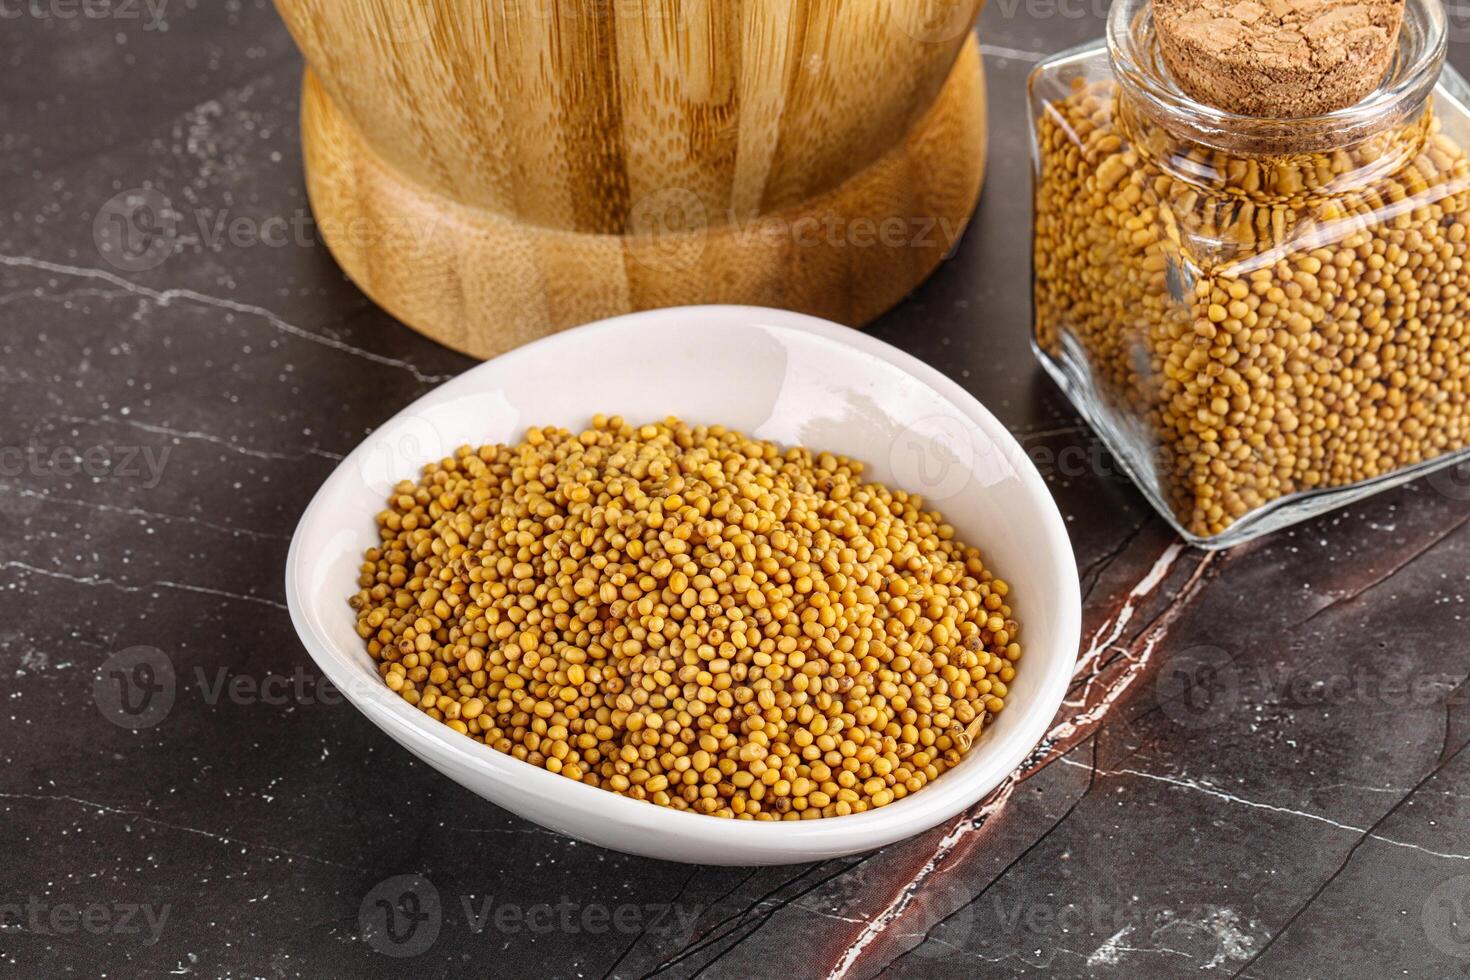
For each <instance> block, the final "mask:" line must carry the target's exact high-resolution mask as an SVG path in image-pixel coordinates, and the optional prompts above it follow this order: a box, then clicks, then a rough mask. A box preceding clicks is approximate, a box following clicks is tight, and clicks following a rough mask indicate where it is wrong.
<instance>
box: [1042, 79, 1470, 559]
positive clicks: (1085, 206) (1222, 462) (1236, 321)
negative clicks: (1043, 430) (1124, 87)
mask: <svg viewBox="0 0 1470 980" xmlns="http://www.w3.org/2000/svg"><path fill="white" fill-rule="evenodd" d="M1127 109H1128V102H1127V100H1126V98H1120V91H1119V87H1118V85H1117V84H1116V83H1114V82H1112V81H1097V82H1091V83H1086V82H1083V81H1081V80H1079V81H1078V82H1077V83H1076V84H1075V85H1074V87H1073V90H1072V91H1071V93H1070V94H1069V95H1067V96H1066V97H1065V98H1061V99H1057V100H1054V101H1052V102H1050V103H1048V104H1047V105H1046V106H1045V108H1044V109H1043V111H1042V113H1041V115H1040V117H1039V119H1038V120H1037V141H1038V145H1039V147H1040V158H1041V160H1042V164H1041V169H1040V172H1039V174H1038V178H1037V182H1036V197H1035V208H1036V223H1035V241H1034V269H1035V280H1034V281H1035V310H1036V319H1035V329H1036V339H1037V343H1038V346H1040V347H1041V349H1042V350H1044V351H1045V352H1047V353H1048V354H1049V355H1050V356H1051V357H1053V358H1054V359H1058V360H1061V359H1063V357H1064V351H1065V350H1067V349H1068V348H1069V346H1071V347H1075V349H1076V350H1077V351H1078V352H1079V353H1080V355H1081V357H1082V358H1084V359H1085V363H1086V366H1087V368H1088V370H1089V371H1090V372H1091V373H1092V374H1093V377H1094V379H1095V382H1096V384H1097V387H1098V391H1099V394H1100V396H1101V399H1102V400H1103V401H1104V402H1105V403H1107V404H1108V405H1109V406H1110V408H1111V410H1113V411H1115V412H1118V413H1120V414H1121V415H1123V416H1126V417H1128V418H1130V419H1137V420H1139V421H1141V422H1144V423H1146V428H1147V429H1148V430H1150V431H1151V434H1152V437H1153V439H1154V440H1155V441H1156V448H1157V452H1155V453H1153V459H1152V463H1153V467H1152V468H1153V469H1154V471H1155V473H1156V476H1157V479H1158V482H1159V486H1160V491H1161V494H1162V496H1163V497H1164V499H1165V501H1166V503H1168V505H1169V506H1170V508H1171V510H1172V511H1173V512H1174V514H1175V516H1176V518H1177V520H1178V521H1179V523H1180V524H1181V525H1182V526H1183V527H1184V528H1186V529H1187V530H1188V531H1190V532H1191V533H1193V534H1196V535H1199V536H1201V537H1214V536H1216V535H1219V534H1222V533H1224V532H1225V531H1226V529H1228V528H1229V527H1230V526H1231V525H1232V524H1234V523H1235V522H1236V521H1237V520H1240V519H1241V518H1243V517H1245V516H1247V515H1249V514H1251V513H1253V512H1255V511H1257V510H1258V509H1260V508H1262V507H1265V506H1267V505H1268V504H1270V503H1271V502H1272V501H1275V500H1279V499H1282V498H1289V497H1292V496H1293V495H1296V494H1299V493H1309V492H1313V491H1319V490H1323V489H1328V488H1337V487H1347V486H1352V485H1354V484H1358V483H1363V482H1366V481H1369V480H1374V479H1377V478H1379V477H1382V476H1385V475H1386V474H1389V473H1393V472H1395V471H1397V470H1400V469H1404V468H1406V467H1411V466H1415V465H1417V464H1419V463H1422V462H1425V461H1426V460H1430V459H1434V458H1436V457H1438V456H1441V455H1444V454H1446V453H1452V452H1458V451H1460V450H1463V449H1465V448H1466V447H1467V446H1470V266H1467V265H1466V260H1467V257H1470V157H1467V155H1466V153H1465V151H1464V149H1463V148H1462V147H1463V145H1464V134H1463V132H1458V133H1455V134H1452V133H1451V132H1449V131H1446V130H1444V129H1443V128H1442V126H1441V123H1440V120H1439V119H1438V117H1436V116H1434V115H1433V113H1432V112H1430V111H1429V110H1426V111H1425V114H1424V117H1423V119H1422V120H1418V121H1415V122H1413V123H1410V124H1406V125H1403V126H1398V127H1393V128H1391V129H1389V130H1386V131H1385V132H1383V133H1381V134H1378V135H1377V136H1375V137H1373V138H1371V139H1367V140H1364V141H1362V142H1360V143H1358V144H1354V145H1352V146H1349V147H1346V148H1342V149H1338V150H1335V151H1331V152H1321V153H1300V154H1292V155H1280V156H1277V157H1274V158H1263V157H1258V156H1252V155H1248V154H1233V153H1227V152H1224V151H1220V150H1212V149H1208V148H1206V147H1203V146H1198V145H1190V144H1185V143H1180V142H1178V141H1176V140H1174V139H1173V137H1172V136H1171V135H1170V134H1168V133H1167V132H1166V131H1165V130H1164V128H1163V127H1161V126H1158V125H1154V124H1152V123H1149V122H1147V121H1145V120H1143V119H1141V118H1134V116H1135V115H1136V114H1130V113H1129V112H1128V111H1127ZM1396 159H1399V160H1403V161H1404V162H1403V163H1402V164H1401V165H1399V166H1397V167H1396V168H1391V169H1388V170H1387V171H1386V172H1385V167H1386V165H1388V164H1392V163H1393V161H1394V160H1396ZM1186 172H1187V173H1188V174H1189V175H1190V176H1189V178H1188V179H1185V178H1184V177H1182V176H1181V174H1184V173H1186ZM1144 455H1147V453H1146V452H1145V453H1144ZM1140 468H1141V469H1145V471H1147V469H1146V468H1145V467H1142V466H1141V467H1140Z"/></svg>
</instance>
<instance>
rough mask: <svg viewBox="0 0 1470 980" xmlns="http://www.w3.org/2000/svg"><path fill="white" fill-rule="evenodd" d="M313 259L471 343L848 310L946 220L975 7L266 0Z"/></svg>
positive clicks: (752, 0)
mask: <svg viewBox="0 0 1470 980" xmlns="http://www.w3.org/2000/svg"><path fill="white" fill-rule="evenodd" d="M276 4H277V6H278V8H279V9H280V11H281V14H282V15H283V17H284V18H285V20H286V23H287V25H288V26H289V27H290V30H291V32H292V34H293V35H294V36H295V38H296V40H297V43H298V44H299V45H300V46H301V49H302V51H303V52H304V53H305V55H306V60H307V63H308V69H307V73H306V79H305V84H304V95H303V105H302V139H303V142H304V146H305V156H306V170H307V184H308V190H309V193H310V196H311V201H312V207H313V210H314V211H315V213H316V217H317V221H318V223H319V225H320V227H321V230H322V233H323V236H324V237H325V239H326V241H327V243H328V245H329V246H330V247H331V249H332V252H333V254H334V255H335V256H336V258H337V259H338V261H339V262H340V263H341V264H342V266H343V268H344V269H345V270H346V271H347V273H348V275H350V276H351V277H352V279H353V280H354V281H356V282H357V283H358V285H359V286H361V287H362V288H363V290H364V291H366V292H367V293H368V295H370V296H371V297H372V298H373V299H374V300H375V301H377V302H378V303H379V304H381V305H382V306H384V307H385V308H386V309H387V310H389V312H391V313H393V314H394V315H395V316H397V317H399V318H400V319H402V320H403V321H405V322H406V323H408V324H409V325H411V326H413V327H414V328H416V329H418V330H420V331H421V332H423V333H425V334H427V335H428V336H430V337H433V338H435V339H436V340H439V341H441V342H442V343H445V344H448V345H449V346H451V347H455V348H458V349H460V350H463V351H466V352H468V353H470V354H474V355H476V356H480V357H489V356H492V355H494V354H497V353H499V352H502V351H504V350H507V349H509V348H511V347H514V346H516V345H518V344H521V343H524V342H526V341H528V340H532V339H535V338H537V337H541V336H544V335H546V334H548V333H551V332H554V331H556V330H560V329H563V328H565V327H568V326H572V325H575V324H578V323H583V322H586V321H588V320H594V319H598V318H601V317H606V316H612V315H616V314H619V313H625V312H630V311H633V310H641V309H648V308H653V307H660V306H671V305H678V304H686V303H750V304H760V305H768V306H779V307H786V308H789V309H794V310H800V311H804V312H809V313H813V314H816V315H819V316H824V317H828V318H830V319H834V320H838V321H841V322H845V323H850V324H854V325H859V324H863V323H865V322H867V321H868V320H870V319H872V318H873V317H875V316H877V315H878V314H880V313H882V312H883V311H884V310H886V309H888V308H889V307H890V306H892V305H893V304H894V303H895V302H897V301H898V300H899V299H900V298H902V297H903V295H904V294H905V293H907V292H908V291H910V290H911V289H912V288H913V287H914V286H916V285H917V284H918V283H919V282H921V281H922V280H923V279H924V278H925V277H926V276H927V275H928V274H929V273H930V272H931V271H932V270H933V269H934V267H935V266H936V265H937V264H938V263H939V261H940V260H941V259H942V258H943V257H944V255H945V254H946V253H947V252H948V251H949V249H950V248H951V247H952V246H953V245H954V243H955V241H956V240H957V239H958V237H959V235H960V233H961V232H962V231H963V228H964V225H965V223H966V221H967V220H968V218H969V215H970V213H971V211H972V210H973V209H974V205H975V201H976V199H977V197H978V195H979V192H980V184H981V180H982V177H983V173H984V165H985V99H984V81H983V74H982V71H981V65H980V55H979V49H978V46H977V44H976V43H975V40H974V37H973V35H972V34H971V33H970V31H969V28H970V26H971V25H972V23H973V21H974V17H975V15H976V14H977V13H978V10H979V7H980V4H981V0H276Z"/></svg>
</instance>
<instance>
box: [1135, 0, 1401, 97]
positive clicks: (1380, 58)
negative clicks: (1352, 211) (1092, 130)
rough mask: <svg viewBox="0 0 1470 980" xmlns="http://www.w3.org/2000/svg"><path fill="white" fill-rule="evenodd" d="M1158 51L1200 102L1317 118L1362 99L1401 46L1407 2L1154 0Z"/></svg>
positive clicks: (1371, 89) (1379, 78) (1171, 70)
mask: <svg viewBox="0 0 1470 980" xmlns="http://www.w3.org/2000/svg"><path fill="white" fill-rule="evenodd" d="M1153 8H1154V29H1155V31H1156V33H1157V34H1158V38H1159V49H1160V51H1161V52H1162V54H1163V56H1164V64H1165V65H1166V66H1167V67H1168V69H1169V71H1170V73H1171V74H1173V76H1174V80H1175V81H1176V82H1178V84H1179V87H1180V88H1182V89H1183V90H1184V91H1185V92H1186V93H1187V94H1188V95H1189V96H1190V97H1191V98H1193V99H1194V100H1196V101H1198V102H1203V103H1205V104H1207V105H1211V106H1214V107H1215V108H1217V109H1224V110H1226V111H1228V112H1235V113H1239V114H1242V115H1247V116H1260V117H1264V118H1273V119H1292V118H1298V117H1301V116H1317V115H1322V114H1323V113H1327V112H1332V111H1333V110H1335V109H1341V108H1344V107H1346V106H1350V105H1352V104H1354V103H1356V102H1359V101H1361V100H1362V99H1363V97H1364V96H1366V95H1367V94H1368V93H1369V92H1372V91H1373V89H1374V88H1376V87H1377V86H1378V83H1379V82H1380V81H1382V79H1383V74H1384V72H1385V71H1387V70H1388V66H1389V63H1390V62H1391V61H1392V60H1393V55H1394V50H1395V48H1396V46H1397V45H1398V36H1399V25H1400V24H1401V23H1402V22H1403V15H1404V0H1153Z"/></svg>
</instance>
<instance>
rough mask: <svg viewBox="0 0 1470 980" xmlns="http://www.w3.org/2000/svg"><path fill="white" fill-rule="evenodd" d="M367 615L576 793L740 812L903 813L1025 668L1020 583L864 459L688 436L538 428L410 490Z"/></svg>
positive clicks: (405, 670) (390, 663) (475, 715)
mask: <svg viewBox="0 0 1470 980" xmlns="http://www.w3.org/2000/svg"><path fill="white" fill-rule="evenodd" d="M377 523H378V528H379V536H380V538H381V540H382V543H381V544H380V545H379V546H378V547H376V548H372V549H370V550H369V551H368V552H367V553H366V555H365V560H364V562H363V565H362V571H361V575H360V577H359V579H358V585H359V587H360V590H359V591H358V592H357V594H356V595H354V596H353V597H352V598H351V604H352V606H353V607H354V608H355V609H356V610H357V629H358V633H359V635H361V636H362V638H363V639H364V640H365V641H366V643H367V649H368V652H369V653H370V654H371V655H372V656H373V658H374V659H375V660H376V661H377V663H378V672H379V673H380V674H381V676H382V678H383V681H384V682H385V683H386V684H387V686H388V687H389V688H391V689H392V690H394V691H396V692H397V693H398V694H399V695H400V696H402V697H403V699H404V700H405V701H407V702H408V703H410V704H413V705H416V706H417V707H418V708H419V709H420V710H422V711H424V712H425V713H426V714H428V715H429V716H430V717H432V718H434V719H436V720H439V721H442V722H444V723H445V724H447V725H449V726H450V727H451V728H453V729H454V730H456V731H458V732H460V733H462V734H465V735H468V736H470V737H472V738H475V739H478V740H481V741H483V742H485V744H487V745H489V746H491V747H492V748H495V749H496V750H498V751H501V752H505V753H509V754H510V755H512V756H514V757H516V758H518V759H521V760H523V761H526V762H529V763H531V764H532V765H536V766H540V767H542V768H545V769H547V770H549V771H551V772H554V773H559V774H561V775H562V776H565V777H567V778H568V779H575V780H579V781H581V782H583V783H586V784H588V785H590V786H596V787H599V788H602V789H606V790H611V791H613V792H615V793H620V794H622V795H624V796H630V797H633V798H635V799H640V800H647V801H649V802H652V803H655V804H658V805H660V806H667V807H673V808H675V809H679V810H690V811H694V812H697V813H705V814H712V815H715V816H723V817H734V818H739V819H747V820H749V819H756V820H778V819H785V820H796V819H810V818H816V817H828V816H841V815H846V814H850V813H860V812H862V811H864V810H870V809H872V808H875V807H881V806H885V805H887V804H889V803H892V802H893V801H894V800H898V799H902V798H903V797H905V796H908V795H909V794H911V793H915V792H918V791H919V790H920V789H922V788H923V787H924V786H925V785H926V784H928V783H929V782H931V781H932V780H934V779H936V778H938V776H939V775H940V774H941V773H943V772H944V771H945V770H946V769H949V768H950V767H952V766H954V765H956V764H957V763H958V762H959V761H960V759H961V758H962V756H963V754H964V753H965V751H966V750H967V749H968V748H969V746H970V744H971V741H972V740H973V739H974V738H975V737H976V735H978V733H979V732H980V730H981V728H982V726H983V725H984V724H985V722H986V721H987V720H988V719H990V718H991V717H993V716H994V715H995V714H996V713H997V712H999V711H1001V710H1002V709H1003V708H1004V707H1005V698H1006V694H1007V685H1008V684H1010V683H1011V681H1012V679H1013V678H1014V677H1015V672H1016V661H1018V660H1019V659H1020V657H1021V647H1020V644H1019V643H1018V642H1017V639H1016V637H1017V633H1018V631H1019V628H1020V627H1019V626H1018V624H1017V623H1016V622H1015V620H1014V619H1013V618H1012V616H1011V607H1010V605H1009V604H1008V598H1007V594H1008V592H1009V588H1008V586H1007V585H1006V583H1005V582H1004V581H1002V580H1001V579H998V578H996V577H995V576H994V575H993V574H992V573H991V572H990V571H989V570H988V569H987V568H986V567H985V565H984V563H983V562H982V561H981V558H980V553H979V552H978V551H977V550H976V549H974V548H972V547H969V546H967V545H965V544H962V543H961V542H959V541H957V540H955V532H954V529H953V528H952V527H950V526H949V525H947V524H945V523H944V522H943V520H942V518H941V517H940V516H939V515H938V514H937V513H934V512H932V511H925V510H924V509H923V501H922V499H921V498H919V497H916V496H911V495H909V494H907V493H904V492H902V491H899V490H889V489H888V488H887V487H884V486H882V485H881V484H876V483H866V482H864V481H863V479H862V464H860V463H857V462H854V461H852V460H849V459H846V458H843V457H839V456H833V455H830V454H827V453H821V454H814V453H812V452H811V451H809V450H806V449H800V448H793V449H786V450H783V449H781V448H779V447H778V446H776V445H774V444H773V443H770V442H762V441H757V440H754V439H751V438H748V437H747V436H744V435H742V434H740V433H738V432H734V431H731V430H729V429H726V428H724V427H723V426H690V425H686V424H684V423H682V422H680V421H678V420H677V419H672V418H671V419H668V420H666V421H664V422H661V423H657V424H653V425H644V426H633V425H630V424H628V423H626V422H625V421H624V420H623V419H622V418H620V417H616V416H614V417H611V418H607V417H603V416H600V415H599V416H597V417H595V418H594V419H593V420H592V426H591V427H590V428H588V429H587V430H585V431H583V432H580V433H574V432H570V431H567V430H565V429H557V428H538V429H531V430H530V431H528V432H527V433H526V436H525V438H524V439H523V440H522V441H521V442H519V443H518V444H516V445H513V446H503V445H493V446H483V447H481V448H480V449H478V450H476V449H472V448H471V447H469V446H464V447H461V448H460V449H459V450H458V451H457V452H456V453H455V455H454V456H453V457H452V458H446V459H444V460H441V461H440V462H438V463H434V464H430V465H429V466H426V467H425V468H424V471H423V473H422V475H421V477H420V478H419V480H418V482H417V483H414V482H409V481H404V482H402V483H400V484H398V486H397V487H395V488H394V492H393V495H392V497H391V498H390V499H389V501H388V506H387V509H385V510H384V511H382V512H381V513H380V514H379V515H378V518H377Z"/></svg>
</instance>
